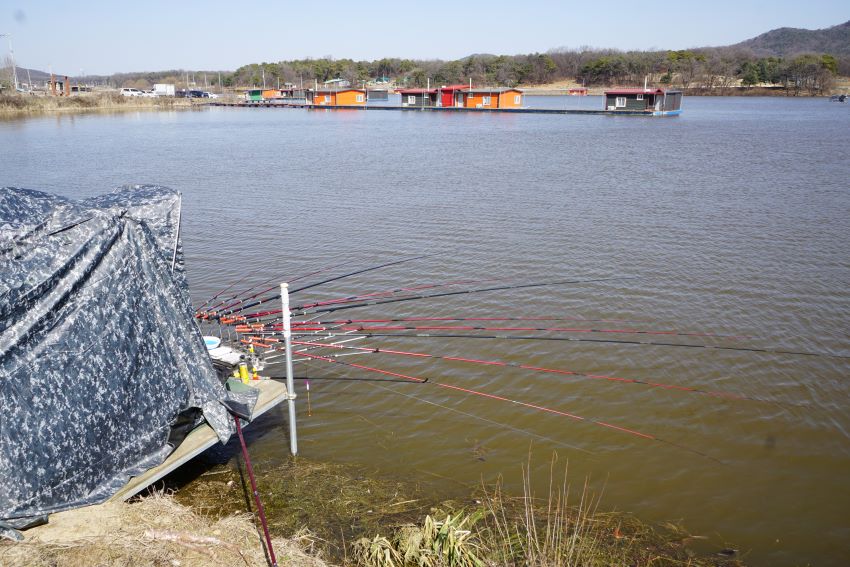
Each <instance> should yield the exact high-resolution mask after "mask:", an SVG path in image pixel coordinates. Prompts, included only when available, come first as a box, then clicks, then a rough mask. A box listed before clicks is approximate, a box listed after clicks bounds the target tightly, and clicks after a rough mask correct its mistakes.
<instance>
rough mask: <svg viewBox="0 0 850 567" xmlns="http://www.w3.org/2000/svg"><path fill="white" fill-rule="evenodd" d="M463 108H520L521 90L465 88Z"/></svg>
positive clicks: (461, 92)
mask: <svg viewBox="0 0 850 567" xmlns="http://www.w3.org/2000/svg"><path fill="white" fill-rule="evenodd" d="M460 94H461V95H462V96H463V108H484V109H486V108H490V109H494V108H522V91H521V90H519V89H475V88H473V89H469V88H467V89H465V90H463V91H460Z"/></svg>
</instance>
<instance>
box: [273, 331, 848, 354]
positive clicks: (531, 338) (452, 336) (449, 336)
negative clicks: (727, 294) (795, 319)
mask: <svg viewBox="0 0 850 567" xmlns="http://www.w3.org/2000/svg"><path fill="white" fill-rule="evenodd" d="M269 334H270V335H275V334H279V333H278V332H277V331H275V332H273V333H269ZM292 336H293V337H298V336H301V337H304V336H306V337H309V336H315V335H310V334H308V333H300V334H299V333H295V332H293V334H292ZM347 336H353V337H367V338H389V337H393V338H401V339H403V338H429V339H490V340H492V339H501V340H520V341H565V342H575V343H604V344H618V345H640V346H660V347H679V348H693V349H700V348H702V349H707V350H725V351H735V352H758V353H764V354H780V355H788V356H813V357H821V358H836V359H841V360H850V355H845V354H832V353H828V352H806V351H792V350H781V349H769V348H756V347H730V346H717V345H695V344H687V343H660V342H653V341H630V340H625V339H591V338H577V337H547V336H542V335H526V336H524V335H460V334H452V333H350V334H348V335H347ZM329 337H330V336H329Z"/></svg>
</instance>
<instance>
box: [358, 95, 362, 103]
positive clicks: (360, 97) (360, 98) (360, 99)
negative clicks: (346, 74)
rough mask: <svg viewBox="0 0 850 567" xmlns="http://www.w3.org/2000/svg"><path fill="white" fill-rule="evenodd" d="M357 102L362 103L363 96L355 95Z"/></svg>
mask: <svg viewBox="0 0 850 567" xmlns="http://www.w3.org/2000/svg"><path fill="white" fill-rule="evenodd" d="M357 102H363V95H362V94H359V95H357Z"/></svg>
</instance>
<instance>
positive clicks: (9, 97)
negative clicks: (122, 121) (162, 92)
mask: <svg viewBox="0 0 850 567" xmlns="http://www.w3.org/2000/svg"><path fill="white" fill-rule="evenodd" d="M199 104H202V103H198V102H193V101H192V99H176V98H168V97H163V98H146V97H125V96H121V95H119V94H117V93H107V94H92V95H82V96H71V97H60V96H33V95H21V94H6V95H0V118H13V117H17V116H30V115H39V114H51V113H74V112H96V111H105V112H120V111H126V110H175V109H183V108H192V107H196V106H198V105H199Z"/></svg>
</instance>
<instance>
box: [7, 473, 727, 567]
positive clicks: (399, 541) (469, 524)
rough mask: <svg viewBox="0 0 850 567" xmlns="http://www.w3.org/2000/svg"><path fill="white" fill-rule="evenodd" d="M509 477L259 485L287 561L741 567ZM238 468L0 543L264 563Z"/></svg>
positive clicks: (86, 555) (114, 559)
mask: <svg viewBox="0 0 850 567" xmlns="http://www.w3.org/2000/svg"><path fill="white" fill-rule="evenodd" d="M527 471H528V469H527V468H526V469H525V470H524V471H523V479H524V485H525V486H524V490H523V495H511V494H508V493H506V492H505V491H504V490H503V488H502V486H501V484H500V483H495V484H492V485H482V486H481V487H480V488H478V489H477V490H474V491H473V492H472V493H471V494H469V495H468V496H465V497H459V498H457V499H454V500H448V501H445V500H444V501H440V500H437V499H436V498H437V497H436V496H435V495H434V494H433V490H429V489H427V488H424V487H423V486H421V485H420V484H418V483H413V482H401V481H398V480H389V479H381V478H379V477H377V476H376V475H375V474H373V473H374V471H369V470H366V469H364V468H361V467H351V466H342V465H334V464H327V463H315V462H310V461H307V460H305V459H303V458H300V457H299V458H298V459H293V460H291V461H290V462H288V463H286V464H285V465H283V466H280V467H275V468H268V467H264V466H262V464H259V466H257V472H258V473H259V477H258V482H259V490H260V493H261V494H262V497H263V501H264V506H265V508H266V513H267V515H268V517H269V525H270V530H271V532H272V536H273V542H274V546H275V552H276V555H277V557H278V561H279V564H280V565H290V566H296V567H302V566H303V567H308V566H309V567H324V566H325V565H327V564H329V563H330V562H332V563H334V564H338V565H346V566H349V565H350V566H362V567H485V566H491V565H492V566H495V565H532V566H540V567H543V566H547V567H548V566H564V567H567V566H582V567H585V566H586V567H596V566H598V567H603V566H606V567H607V566H611V565H629V566H633V567H648V566H650V565H651V566H683V567H684V566H692V567H707V566H724V567H732V566H740V565H742V564H741V563H740V562H739V561H738V560H737V558H736V557H734V555H735V553H734V552H733V551H732V550H730V549H724V547H723V546H722V545H720V544H718V543H717V542H715V541H711V540H710V539H709V538H704V537H700V536H695V535H692V534H689V533H687V532H686V531H685V530H684V529H683V528H681V527H679V526H674V525H667V526H650V525H648V524H646V523H644V522H641V521H640V520H638V519H637V518H635V517H634V516H632V515H629V514H623V513H615V512H605V511H602V507H601V505H600V500H601V497H600V495H598V494H594V492H593V491H592V489H591V488H590V487H589V485H588V483H586V482H585V483H583V484H582V485H580V486H579V487H577V488H576V489H572V488H571V487H570V485H569V481H568V478H567V475H566V469H561V471H558V470H556V466H555V462H554V461H553V467H552V469H551V471H550V475H551V478H550V484H549V488H548V490H547V491H546V493H545V494H542V495H535V494H534V493H533V489H532V484H533V483H532V479H531V478H530V476H529V473H528V472H527ZM246 482H247V480H246V478H245V477H244V474H243V471H242V468H241V466H230V465H224V466H214V467H212V468H211V469H209V470H207V471H206V472H204V473H202V474H201V476H200V477H198V478H196V479H195V480H194V481H192V482H190V483H189V484H188V485H185V486H184V487H183V488H182V489H181V490H180V491H179V492H178V493H177V494H175V495H173V496H168V495H164V494H163V493H162V492H154V493H152V494H150V495H148V496H145V497H143V498H139V499H137V500H136V501H135V502H131V503H108V504H104V505H100V506H93V507H88V508H83V509H79V510H72V511H69V512H63V513H60V514H54V515H53V516H51V518H50V523H49V524H47V525H45V526H40V527H37V528H33V529H31V530H28V531H27V532H25V536H26V539H25V541H24V542H22V543H11V542H5V541H0V565H4V566H6V565H9V566H36V567H41V566H51V567H54V566H55V567H76V566H83V565H133V566H160V565H222V566H225V565H227V566H229V565H246V566H248V567H253V566H262V565H267V564H268V563H267V560H266V556H265V553H264V550H263V543H262V534H261V532H260V530H259V528H258V526H257V525H256V523H255V522H254V520H253V518H252V516H251V515H250V514H249V513H246V512H245V510H246V509H248V510H251V508H252V505H253V501H252V498H251V497H250V492H249V491H248V488H247V486H246Z"/></svg>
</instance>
